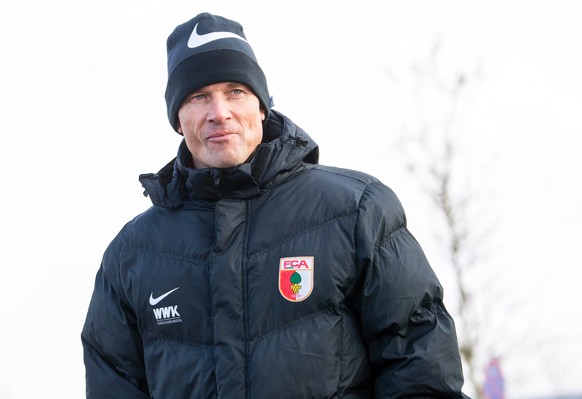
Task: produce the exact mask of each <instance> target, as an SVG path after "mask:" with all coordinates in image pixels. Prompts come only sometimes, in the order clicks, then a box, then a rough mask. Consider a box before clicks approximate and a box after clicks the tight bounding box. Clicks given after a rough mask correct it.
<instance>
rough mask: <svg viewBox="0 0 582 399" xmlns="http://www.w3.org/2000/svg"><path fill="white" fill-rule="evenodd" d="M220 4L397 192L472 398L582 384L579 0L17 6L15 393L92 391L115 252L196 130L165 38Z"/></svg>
mask: <svg viewBox="0 0 582 399" xmlns="http://www.w3.org/2000/svg"><path fill="white" fill-rule="evenodd" d="M203 11H209V12H213V13H217V14H220V15H223V16H225V17H228V18H230V19H234V20H236V21H238V22H240V23H241V24H242V25H243V27H244V29H245V34H246V36H247V39H248V40H249V42H250V43H251V45H252V46H253V48H254V51H255V54H256V56H257V58H258V60H259V63H260V65H261V66H262V68H263V70H264V72H265V74H266V76H267V80H268V84H269V89H270V91H271V94H272V95H273V96H274V100H275V109H277V110H279V111H281V112H282V113H284V114H286V115H287V116H289V117H290V118H291V119H292V120H294V121H295V122H296V123H297V124H298V125H299V126H301V127H302V128H303V129H305V130H306V131H307V132H308V133H309V134H310V135H311V136H312V137H313V138H314V139H315V140H316V141H317V142H318V143H319V145H320V151H321V159H320V161H321V163H322V164H328V165H334V166H341V167H347V168H353V169H358V170H362V171H365V172H368V173H370V174H373V175H375V176H377V177H379V178H380V179H381V180H382V181H384V182H385V183H386V184H387V185H388V186H390V187H392V188H393V189H394V190H395V192H396V193H397V195H398V196H399V197H400V199H401V201H402V202H403V204H404V207H405V209H406V211H407V215H408V221H409V227H410V229H411V231H412V232H413V234H414V235H415V236H416V238H417V239H418V240H419V241H420V243H421V245H422V246H423V248H424V249H425V251H426V253H427V256H428V257H429V259H430V260H431V263H432V265H433V267H434V269H435V271H436V273H437V274H438V276H439V277H440V279H441V282H442V283H443V285H444V288H445V303H446V305H447V307H448V309H449V311H450V312H451V313H452V314H453V316H454V317H455V320H456V324H457V328H458V333H459V339H460V345H461V350H462V353H463V356H464V371H465V375H466V385H465V392H466V393H467V394H469V395H470V396H471V397H473V398H479V397H481V398H490V399H493V398H502V397H505V398H517V399H529V398H538V399H541V398H563V399H565V398H582V378H580V376H581V375H582V299H581V296H580V292H581V291H580V281H581V279H582V268H581V259H582V245H581V240H580V239H581V238H582V237H581V234H580V229H581V226H582V210H581V204H582V157H581V156H580V154H581V150H582V140H581V138H580V137H581V134H582V120H581V118H580V110H581V108H582V77H581V73H580V71H582V52H581V50H582V24H580V21H581V19H582V2H579V1H576V0H551V1H550V0H505V1H501V0H488V1H485V0H483V1H474V0H442V1H431V0H424V1H420V0H409V1H406V2H404V1H391V0H390V1H389V0H384V1H371V0H358V1H353V0H352V1H343V0H337V1H328V0H320V1H303V0H295V1H293V2H273V1H267V0H255V1H244V2H242V1H237V0H230V1H227V0H212V1H210V0H208V1H202V0H199V1H182V0H164V1H162V0H115V1H113V0H98V1H97V0H75V1H73V0H53V1H50V2H49V1H40V0H36V1H35V0H18V1H16V0H0V52H1V57H2V58H1V62H0V134H1V136H0V137H1V145H0V170H2V179H1V181H2V184H1V188H0V190H1V191H0V303H1V304H2V306H3V310H2V317H1V318H0V398H3V399H21V398H36V397H47V398H80V397H84V367H83V361H82V348H81V341H80V331H81V328H82V325H83V322H84V318H85V313H86V310H87V306H88V303H89V299H90V296H91V292H92V289H93V280H94V276H95V273H96V271H97V268H98V267H99V263H100V259H101V255H102V253H103V251H104V250H105V248H106V246H107V245H108V244H109V242H110V240H111V239H112V238H113V237H114V235H115V234H116V233H117V232H118V231H119V229H120V228H121V227H122V226H123V224H125V223H126V222H127V221H129V220H130V219H131V218H133V217H134V216H135V215H137V214H138V213H140V212H142V211H144V210H145V209H147V208H148V207H149V206H150V202H149V199H148V198H145V197H143V195H142V191H143V190H142V188H141V186H140V184H139V182H138V180H137V176H138V175H139V174H140V173H146V172H155V171H157V170H158V169H160V168H161V167H162V166H163V165H165V164H166V163H167V162H168V161H169V160H170V159H171V158H173V157H174V156H175V153H176V149H177V146H178V144H179V142H180V139H181V138H180V136H178V135H177V134H176V133H174V132H173V130H172V128H171V127H170V125H169V123H168V121H167V119H166V107H165V103H164V90H165V84H166V53H165V51H166V50H165V41H166V38H167V36H168V35H169V34H170V33H171V31H172V30H173V29H174V27H175V26H176V25H177V24H180V23H182V22H185V21H186V20H188V19H190V18H191V17H193V16H194V15H196V14H198V13H199V12H203ZM500 387H503V395H504V396H501V395H500V394H494V392H495V391H496V390H498V389H500Z"/></svg>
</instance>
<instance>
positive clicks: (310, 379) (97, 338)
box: [82, 111, 463, 399]
mask: <svg viewBox="0 0 582 399" xmlns="http://www.w3.org/2000/svg"><path fill="white" fill-rule="evenodd" d="M264 141H265V143H264V144H261V145H260V146H259V148H258V149H257V151H256V152H255V154H254V157H253V160H252V161H251V162H250V163H248V164H244V165H241V166H240V167H237V168H233V169H227V170H216V169H205V170H195V169H192V168H191V167H189V166H188V165H189V164H190V163H191V158H190V155H189V153H188V151H187V148H186V147H185V145H184V144H182V146H181V147H180V150H179V155H178V157H177V159H176V160H175V161H173V162H171V163H170V164H168V165H167V166H166V167H165V168H164V169H163V170H162V171H160V172H159V173H158V174H155V175H153V174H150V175H143V176H142V177H141V180H142V183H143V185H144V187H145V188H146V192H147V193H148V194H149V195H150V197H151V198H152V200H153V202H154V206H153V207H151V208H150V209H149V210H147V211H146V212H144V213H143V214H141V215H139V216H138V217H136V218H135V219H134V220H133V221H131V222H130V223H128V224H127V225H126V226H125V227H124V228H123V230H122V231H121V232H120V233H119V235H118V236H117V237H116V238H115V239H114V240H113V242H112V243H111V245H110V246H109V248H108V249H107V251H106V253H105V255H104V258H103V262H102V265H101V268H100V270H99V271H98V273H97V278H96V283H95V291H94V293H93V298H92V300H91V304H90V307H89V311H88V315H87V319H86V322H85V326H84V328H83V332H82V341H83V346H84V351H85V365H86V372H87V395H88V397H89V398H123V399H131V398H148V397H151V398H160V399H171V398H175V399H185V398H192V399H205V398H225V399H231V398H236V399H238V398H247V399H251V398H252V399H275V398H277V399H284V398H293V399H298V398H318V399H320V398H321V399H323V398H403V397H439V398H455V397H462V394H461V386H462V383H463V377H462V372H461V364H460V359H459V353H458V349H457V341H456V336H455V330H454V325H453V321H452V320H451V318H450V316H449V314H448V313H447V311H446V310H445V307H444V306H443V303H442V295H443V293H442V288H441V286H440V284H439V282H438V280H437V278H436V277H435V275H434V273H433V271H432V270H431V268H430V266H429V264H428V262H427V260H426V259H425V256H424V255H423V252H422V250H421V248H420V246H419V245H418V243H417V242H416V241H415V239H414V238H413V236H412V235H411V234H410V232H409V231H408V230H407V228H406V221H405V216H404V212H403V210H402V207H401V205H400V203H399V201H398V199H397V198H396V196H395V195H394V193H393V192H392V191H391V190H390V189H388V188H387V187H386V186H384V185H383V184H382V183H380V182H379V181H378V180H377V179H375V178H373V177H371V176H368V175H366V174H363V173H359V172H354V171H349V170H344V169H337V168H330V167H323V166H318V165H316V164H317V157H318V153H317V151H318V149H317V146H316V144H315V143H314V142H313V141H312V140H311V139H310V138H309V137H308V136H307V135H306V134H305V133H304V132H303V131H302V130H301V129H299V128H298V127H297V126H295V125H294V124H293V123H292V122H291V121H290V120H289V119H287V118H285V117H284V116H283V115H281V114H279V113H277V112H275V111H273V112H272V113H271V116H270V119H269V121H268V124H267V127H266V130H265V140H264Z"/></svg>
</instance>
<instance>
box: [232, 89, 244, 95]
mask: <svg viewBox="0 0 582 399" xmlns="http://www.w3.org/2000/svg"><path fill="white" fill-rule="evenodd" d="M230 93H231V94H233V95H235V96H240V95H241V94H244V93H245V92H244V90H243V89H233V90H231V91H230Z"/></svg>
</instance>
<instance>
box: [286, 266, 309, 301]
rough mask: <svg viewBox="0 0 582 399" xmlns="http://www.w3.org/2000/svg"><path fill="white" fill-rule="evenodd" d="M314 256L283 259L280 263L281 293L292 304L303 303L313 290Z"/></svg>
mask: <svg viewBox="0 0 582 399" xmlns="http://www.w3.org/2000/svg"><path fill="white" fill-rule="evenodd" d="M313 263H314V261H313V256H298V257H296V258H281V259H280V261H279V292H281V295H283V298H285V299H287V300H288V301H291V302H301V301H303V300H305V299H307V297H308V296H309V295H311V291H312V290H313Z"/></svg>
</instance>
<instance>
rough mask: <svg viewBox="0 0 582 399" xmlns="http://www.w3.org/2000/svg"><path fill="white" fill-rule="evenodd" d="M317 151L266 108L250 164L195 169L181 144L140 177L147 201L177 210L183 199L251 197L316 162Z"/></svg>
mask: <svg viewBox="0 0 582 399" xmlns="http://www.w3.org/2000/svg"><path fill="white" fill-rule="evenodd" d="M318 159H319V147H318V146H317V144H316V143H315V142H314V141H313V140H312V139H311V138H310V137H309V135H308V134H307V133H305V131H303V129H301V128H300V127H299V126H297V125H295V124H294V123H293V122H292V121H291V120H290V119H289V118H286V117H285V116H283V115H282V114H281V113H279V112H277V111H274V110H271V112H270V114H269V118H268V119H267V120H266V121H265V124H264V129H263V142H262V143H261V144H260V145H259V146H258V147H257V149H256V150H255V152H254V153H253V155H252V156H251V157H250V159H249V162H247V163H244V164H241V165H238V166H235V167H233V168H226V169H218V168H208V169H194V168H193V167H192V166H191V165H192V156H191V154H190V152H189V151H188V148H187V147H186V143H185V141H182V143H181V145H180V147H179V149H178V155H177V157H176V158H174V159H173V160H172V161H171V162H169V163H168V164H167V165H166V166H164V167H163V168H162V169H161V170H160V171H159V172H158V173H155V174H154V173H147V174H143V175H141V176H140V177H139V179H140V182H141V183H142V186H143V187H144V189H145V192H144V195H146V196H149V197H150V199H151V200H152V203H153V204H154V205H157V206H161V207H164V208H177V207H180V206H181V205H182V204H183V203H184V202H185V201H186V200H188V199H197V200H202V201H207V202H216V201H219V200H221V199H250V198H253V197H255V196H257V195H260V194H261V193H262V192H264V191H266V190H268V189H269V188H270V187H272V186H273V185H274V184H275V183H277V182H280V181H281V180H283V179H284V178H285V177H286V176H287V175H288V174H289V173H290V172H292V171H294V170H296V169H298V168H300V167H301V166H302V165H303V163H309V164H317V163H318Z"/></svg>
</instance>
